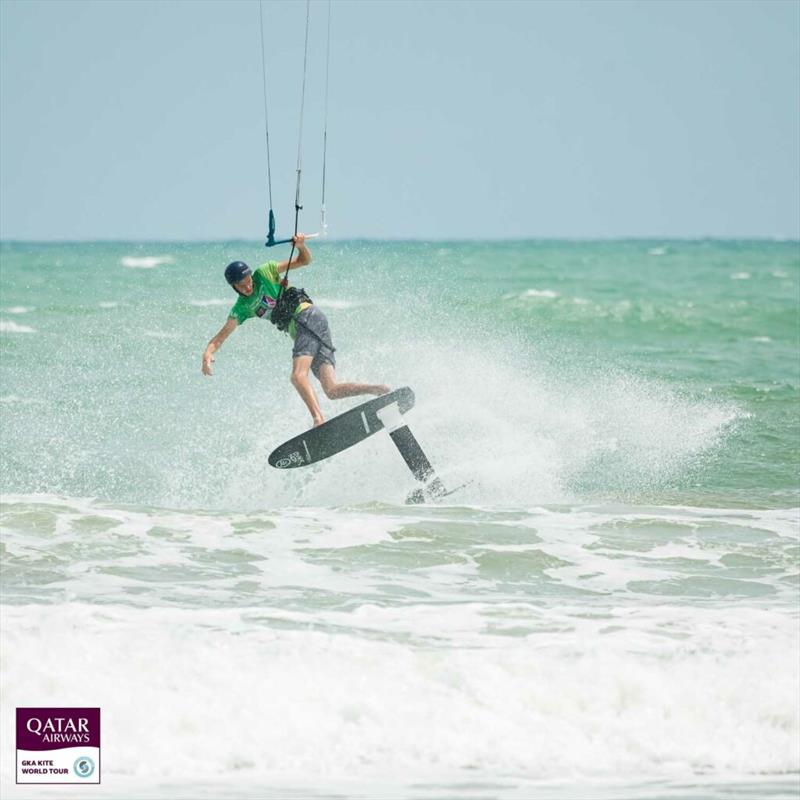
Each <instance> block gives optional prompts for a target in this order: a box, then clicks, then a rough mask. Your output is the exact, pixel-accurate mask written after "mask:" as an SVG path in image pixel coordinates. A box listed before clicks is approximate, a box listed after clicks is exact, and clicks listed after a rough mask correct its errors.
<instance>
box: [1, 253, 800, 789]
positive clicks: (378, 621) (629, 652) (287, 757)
mask: <svg viewBox="0 0 800 800" xmlns="http://www.w3.org/2000/svg"><path fill="white" fill-rule="evenodd" d="M311 247H312V250H313V251H314V255H315V260H314V263H313V264H312V265H311V266H310V267H308V268H306V269H304V270H303V271H302V272H298V273H293V278H294V277H295V275H296V276H297V281H296V282H297V283H298V284H299V285H303V286H305V288H306V289H307V291H308V292H309V293H310V294H311V296H312V297H313V298H314V300H315V302H317V303H318V305H319V306H320V308H322V309H323V310H324V311H325V313H326V314H327V316H328V318H329V320H330V323H331V328H332V331H333V337H334V344H335V346H336V347H337V351H336V357H337V370H338V375H339V377H340V379H344V380H364V381H369V382H385V383H388V384H391V385H392V386H402V385H409V386H411V387H412V388H413V389H414V391H415V392H416V397H417V404H416V407H415V408H414V409H413V410H412V411H411V412H410V413H409V414H408V416H407V420H408V422H409V425H410V426H411V429H412V431H413V432H414V434H415V436H416V437H417V439H418V440H419V441H420V443H421V444H422V447H423V448H424V449H425V451H426V453H427V454H428V456H429V458H430V460H431V461H432V463H433V465H434V466H435V468H436V469H437V472H438V473H439V475H440V476H441V478H442V480H443V481H444V483H445V484H446V485H447V486H448V487H450V486H458V485H460V484H463V483H465V482H467V481H468V482H469V483H468V485H467V486H466V487H464V488H462V489H461V490H459V491H458V492H457V493H455V494H453V495H452V496H451V497H449V498H447V500H446V501H445V502H443V503H438V504H435V505H425V506H407V505H405V504H404V498H405V497H406V495H407V493H408V492H409V490H411V489H412V488H414V481H413V479H412V477H411V475H410V473H409V472H408V469H407V468H406V466H405V464H404V463H403V461H402V459H401V457H400V456H399V454H398V453H397V451H396V450H395V448H394V447H393V445H392V443H391V440H390V439H389V438H388V437H387V436H386V435H385V434H379V435H376V436H374V437H372V438H371V439H369V440H367V441H365V442H363V443H362V444H361V445H359V446H357V447H354V448H352V449H351V450H349V451H347V452H345V453H342V454H340V455H339V456H336V457H335V458H332V459H330V460H328V461H325V462H323V463H320V464H318V465H315V466H313V467H311V468H308V469H300V470H293V471H289V472H280V471H277V470H273V469H271V468H270V467H269V466H268V464H267V457H268V455H269V453H270V451H271V450H272V449H273V448H274V447H275V446H277V445H278V444H280V443H281V442H282V441H284V440H285V439H287V438H289V437H290V436H292V435H295V434H296V433H298V432H300V431H302V430H303V429H305V428H306V427H308V425H309V424H310V417H309V415H308V412H307V411H306V410H305V407H304V406H303V404H302V402H301V401H300V399H299V398H298V397H297V395H296V393H295V391H294V389H293V388H292V386H291V385H290V383H289V371H290V365H291V343H290V341H289V340H288V339H287V338H286V337H285V336H284V335H282V334H280V333H278V331H277V330H276V329H274V328H273V327H272V326H271V325H269V324H268V323H267V322H265V321H262V320H258V319H255V320H252V321H249V322H248V323H247V324H246V325H244V326H243V327H241V328H240V329H238V330H237V331H236V332H235V333H234V334H233V335H232V337H231V338H230V339H229V340H228V341H227V342H226V343H225V345H224V346H223V347H222V349H221V350H220V351H219V352H218V354H217V358H216V363H215V365H214V375H213V377H204V376H203V375H202V374H201V372H200V362H201V355H202V352H203V350H204V348H205V346H206V343H207V342H208V340H209V339H210V338H211V337H212V336H213V335H214V334H215V333H216V331H217V330H218V329H219V328H220V327H221V326H222V324H223V323H224V322H225V319H226V317H227V314H228V310H229V308H230V306H231V305H232V303H233V300H234V299H235V297H234V295H233V293H232V292H231V290H230V289H229V288H228V286H227V285H226V284H225V282H224V279H223V276H222V270H223V268H224V266H225V264H226V263H227V262H228V261H230V260H234V259H243V260H245V261H248V262H249V263H251V264H253V265H256V264H258V263H261V262H263V261H264V260H266V259H267V258H268V257H271V256H274V257H276V258H286V257H287V253H286V252H282V251H281V252H276V251H266V250H264V248H263V247H261V246H260V245H259V244H257V243H253V242H226V243H213V244H201V243H193V244H174V243H133V244H132V243H82V244H78V243H76V244H17V243H5V244H3V245H2V249H0V256H2V269H1V275H0V277H1V280H2V284H1V286H0V288H1V289H2V294H1V296H0V343H1V344H2V359H1V360H0V376H1V377H2V383H1V384H0V422H1V423H2V462H0V486H1V487H2V491H3V498H2V499H3V506H2V517H3V534H2V557H3V570H2V607H1V609H2V614H1V616H2V649H1V650H0V664H1V665H2V715H1V718H0V734H1V735H0V738H1V739H2V742H3V744H2V765H0V772H1V774H2V794H3V796H4V797H65V796H67V795H69V796H70V797H74V796H75V795H74V794H70V792H69V791H68V790H69V789H70V787H65V788H64V789H59V787H57V786H50V787H39V788H37V787H30V786H28V787H26V786H15V785H14V752H13V741H14V728H13V726H14V709H15V707H18V706H99V707H100V708H101V709H102V715H103V718H102V719H103V721H102V725H103V728H102V730H103V751H102V781H103V783H102V786H100V787H92V791H91V793H92V796H96V797H114V798H122V797H127V798H140V797H141V798H160V797H164V798H216V797H230V798H238V797H242V798H249V797H298V798H300V797H334V796H335V797H347V798H379V797H386V798H451V797H465V798H495V797H496V798H528V797H534V798H550V797H553V798H578V797H580V798H652V799H654V798H661V797H663V798H689V797H696V798H706V797H709V798H723V797H725V798H727V797H731V798H732V797H737V798H741V797H748V798H760V797H795V796H796V795H797V792H798V776H799V775H800V748H799V747H798V741H799V739H798V737H800V719H799V718H800V696H799V695H800V647H799V646H798V642H799V640H800V635H799V633H798V611H799V605H800V599H799V597H798V554H799V552H800V533H799V531H798V528H799V527H800V514H799V512H798V505H800V501H799V499H798V494H800V489H799V488H798V477H797V476H798V467H799V466H800V464H799V463H798V453H799V452H800V447H799V445H800V418H799V417H800V414H799V413H798V410H799V406H798V391H799V390H800V366H799V364H798V330H799V329H798V307H799V303H800V250H799V248H798V243H797V242H735V241H691V242H682V241H617V242H555V241H553V242H546V241H542V242H497V243H493V242H436V243H432V242H427V243H426V242H417V243H413V242H412V243H409V242H405V243H371V242H359V241H352V242H325V243H320V244H317V243H314V244H312V245H311ZM321 399H322V407H323V411H324V413H325V414H326V415H327V416H332V415H334V414H336V413H339V412H340V411H343V410H345V409H346V408H349V407H351V406H352V405H354V404H356V403H357V402H358V400H357V399H350V400H344V401H338V402H332V401H329V400H327V399H326V398H324V397H322V398H321Z"/></svg>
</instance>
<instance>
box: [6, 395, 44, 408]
mask: <svg viewBox="0 0 800 800" xmlns="http://www.w3.org/2000/svg"><path fill="white" fill-rule="evenodd" d="M44 402H45V401H44V400H40V399H39V398H36V397H19V396H18V395H16V394H6V395H3V396H2V397H0V403H7V404H8V405H19V406H27V405H42V404H43V403H44Z"/></svg>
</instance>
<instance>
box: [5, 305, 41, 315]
mask: <svg viewBox="0 0 800 800" xmlns="http://www.w3.org/2000/svg"><path fill="white" fill-rule="evenodd" d="M3 310H4V311H5V312H6V314H27V313H28V312H30V311H33V310H34V309H33V308H32V307H30V306H10V307H9V308H5V309H3Z"/></svg>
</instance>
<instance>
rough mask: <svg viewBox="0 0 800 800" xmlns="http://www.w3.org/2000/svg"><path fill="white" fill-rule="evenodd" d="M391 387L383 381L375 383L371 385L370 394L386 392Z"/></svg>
mask: <svg viewBox="0 0 800 800" xmlns="http://www.w3.org/2000/svg"><path fill="white" fill-rule="evenodd" d="M390 391H391V389H390V388H389V387H388V386H387V385H386V384H385V383H376V384H375V385H374V386H373V387H372V394H378V395H380V394H387V393H388V392H390Z"/></svg>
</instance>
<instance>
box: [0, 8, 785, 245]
mask: <svg viewBox="0 0 800 800" xmlns="http://www.w3.org/2000/svg"><path fill="white" fill-rule="evenodd" d="M264 5H265V14H266V19H267V23H268V30H267V46H268V51H269V52H268V56H267V59H268V62H267V66H268V70H269V76H268V78H269V90H270V93H269V99H270V109H269V111H270V134H271V140H272V161H273V169H274V176H273V190H274V194H275V211H276V214H277V216H278V221H279V233H280V232H285V231H286V230H287V229H288V228H290V227H291V225H292V222H293V219H292V216H293V210H292V205H293V200H294V167H295V158H296V146H297V124H298V106H299V94H300V68H301V60H302V44H303V31H304V21H305V3H304V2H298V1H297V0H295V1H294V2H265V4H264ZM0 8H2V12H1V13H2V17H1V19H0V22H1V23H2V27H1V30H0V36H1V41H0V45H1V48H0V50H1V52H2V56H1V58H2V63H1V67H2V71H1V73H0V81H1V88H2V108H0V111H1V112H2V113H1V114H0V137H1V138H0V169H1V171H2V172H1V176H0V177H1V180H2V191H1V192H0V236H2V238H4V239H96V238H104V239H178V240H181V239H189V240H196V239H226V238H245V239H258V238H260V237H261V236H262V235H263V233H264V231H265V226H266V212H267V208H268V202H267V193H266V158H265V146H264V121H263V96H262V86H261V52H260V40H259V33H258V3H257V2H255V0H241V2H240V1H238V0H225V1H224V2H215V0H204V1H203V2H195V0H181V1H180V2H178V1H176V0H152V1H151V0H134V1H133V2H128V1H126V0H114V1H111V0H94V1H93V2H72V1H71V0H58V1H57V2H37V1H35V0H25V1H24V2H21V1H20V0H0ZM311 13H312V32H311V43H312V53H311V57H310V58H311V63H310V65H309V70H310V71H309V84H308V94H307V111H306V126H305V134H306V135H305V141H304V162H305V171H304V191H303V199H304V202H305V211H304V212H303V214H304V215H303V217H302V222H301V228H304V229H306V230H313V229H316V227H317V225H318V219H319V204H320V197H319V195H320V161H321V159H320V156H321V150H322V107H323V102H322V96H323V83H324V33H325V21H326V13H327V2H326V1H325V0H322V1H320V0H315V2H312V12H311ZM332 28H333V33H332V54H331V88H330V112H329V145H328V146H329V152H328V221H329V224H330V227H331V234H332V235H333V236H336V237H337V238H349V237H372V238H527V237H531V238H535V237H579V238H595V237H617V236H655V237H680V236H687V237H697V236H718V237H747V236H757V237H762V236H763V237H773V236H781V237H791V238H797V237H800V197H799V195H800V189H799V188H798V187H799V186H800V152H799V150H800V146H799V145H798V139H799V137H800V110H798V109H799V108H800V86H799V84H800V52H799V49H798V42H799V41H800V4H798V3H797V2H794V0H778V1H777V2H774V1H770V0H759V1H758V2H749V1H748V0H738V1H736V2H703V1H702V0H698V2H689V1H688V0H685V1H683V2H681V1H680V0H674V1H673V2H659V1H658V0H652V1H651V2H603V1H602V0H591V1H590V2H571V1H565V2H525V1H520V2H508V1H505V0H490V2H477V1H476V2H465V1H463V0H450V1H449V2H437V1H435V0H425V2H416V1H413V0H399V1H396V0H382V1H381V2H373V1H371V0H336V1H335V2H334V3H333V22H332Z"/></svg>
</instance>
